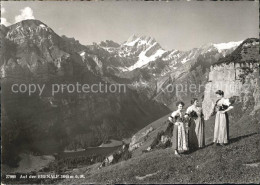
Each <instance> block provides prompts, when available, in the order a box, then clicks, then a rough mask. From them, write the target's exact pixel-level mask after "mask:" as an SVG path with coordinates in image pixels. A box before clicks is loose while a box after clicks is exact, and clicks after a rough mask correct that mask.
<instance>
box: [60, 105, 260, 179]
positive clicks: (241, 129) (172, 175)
mask: <svg viewBox="0 0 260 185" xmlns="http://www.w3.org/2000/svg"><path fill="white" fill-rule="evenodd" d="M230 114H231V113H230ZM231 115H232V114H231ZM245 115H248V114H245ZM167 116H168V115H166V116H164V117H163V118H161V119H159V120H157V121H155V122H153V123H151V124H150V125H148V126H147V127H145V128H144V129H142V130H141V131H139V132H142V131H144V130H146V129H148V128H149V127H150V126H152V127H154V128H155V130H154V131H153V132H151V133H150V134H149V137H148V138H147V142H146V143H145V144H144V145H143V146H141V147H140V149H137V150H136V151H134V157H133V158H131V159H129V160H128V161H123V162H120V163H117V164H114V165H111V166H108V167H104V168H102V169H99V170H98V169H97V168H98V164H96V165H93V166H91V167H84V168H80V169H78V170H77V172H76V174H85V176H86V178H85V179H81V180H75V179H73V180H65V182H67V183H260V165H258V166H256V167H253V166H246V165H245V164H248V163H257V164H259V163H260V156H259V153H260V147H259V145H260V143H259V136H260V129H259V125H260V122H259V120H260V119H259V116H260V110H259V111H258V112H257V113H256V115H255V116H254V117H253V116H243V117H242V118H240V120H239V121H238V122H237V121H235V122H233V123H231V125H230V135H231V142H230V144H229V145H227V146H225V147H214V146H212V145H210V142H211V140H212V134H213V133H212V132H213V127H214V126H213V121H214V120H213V119H211V120H209V121H207V122H206V125H205V127H206V128H205V129H206V138H208V139H207V147H206V148H204V149H201V150H198V151H195V152H193V153H191V154H188V155H183V157H182V158H176V157H175V156H174V154H173V150H172V149H171V148H167V149H160V150H153V151H151V152H149V153H143V154H142V155H141V153H142V152H141V151H142V150H143V149H145V148H147V147H148V146H149V143H151V142H152V140H153V138H154V137H155V136H156V134H157V133H158V131H160V130H163V129H165V128H166V127H167V124H163V122H164V121H165V119H166V118H167ZM234 119H235V118H234Z"/></svg>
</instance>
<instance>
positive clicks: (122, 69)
mask: <svg viewBox="0 0 260 185" xmlns="http://www.w3.org/2000/svg"><path fill="white" fill-rule="evenodd" d="M0 36H1V41H2V42H1V55H0V66H1V86H2V87H1V88H2V92H1V95H2V97H4V98H2V102H1V104H2V146H3V150H2V152H3V157H2V160H3V163H4V164H5V165H9V166H13V167H14V166H17V165H18V164H19V161H20V157H19V155H20V154H21V153H24V152H28V151H29V152H30V153H32V154H33V155H36V154H37V155H53V154H54V153H60V152H63V151H65V150H75V151H76V150H77V149H81V148H83V149H87V150H88V149H90V148H91V147H97V146H99V145H101V144H104V143H108V142H109V141H110V140H118V141H122V140H127V139H128V140H130V141H129V143H130V146H134V145H135V146H136V147H134V148H135V149H134V150H133V151H131V152H132V156H133V157H135V156H137V159H136V160H135V159H134V158H132V159H131V160H130V162H131V164H134V163H135V162H137V161H138V160H140V161H141V162H140V161H139V162H140V163H142V165H144V166H145V164H143V163H144V157H142V156H146V157H147V160H149V159H151V161H152V160H154V156H153V155H155V154H149V153H148V154H142V151H143V150H145V149H147V147H148V146H149V144H151V142H152V141H153V139H154V138H155V137H156V134H157V133H158V132H159V131H161V130H163V129H165V128H166V127H165V126H164V125H163V123H164V122H165V121H166V120H167V117H168V115H169V113H171V111H172V110H174V109H175V108H176V107H175V103H176V101H179V100H181V101H184V102H185V104H186V106H187V105H189V104H190V99H191V98H193V97H197V98H199V101H200V102H201V103H202V107H203V109H204V110H205V115H206V118H207V122H208V126H206V127H207V128H206V139H207V142H208V143H210V141H211V137H210V135H212V131H213V122H214V120H213V118H212V117H209V115H210V114H211V110H212V108H213V107H212V105H214V101H215V99H214V90H215V89H214V88H213V87H215V86H216V85H217V86H219V85H221V84H223V83H225V84H226V85H234V86H236V87H237V86H238V87H239V88H238V89H237V90H236V91H234V92H233V91H232V92H229V91H228V89H224V91H225V92H226V95H227V97H228V98H232V99H234V102H235V103H234V105H235V107H236V108H235V110H234V111H233V112H231V113H230V114H231V118H232V120H233V122H231V126H230V127H231V128H230V129H231V130H233V131H232V134H233V135H232V136H233V137H234V138H235V137H238V136H241V135H245V134H251V133H252V132H254V131H256V129H257V130H258V131H257V133H258V134H259V127H257V125H259V123H260V118H259V115H260V114H259V113H260V112H259V111H260V104H259V103H260V101H259V98H260V89H259V84H260V80H259V39H257V38H245V40H242V41H230V42H227V43H208V44H205V45H203V46H201V47H198V48H193V49H191V50H188V51H179V50H176V49H172V50H170V51H168V50H165V49H164V48H163V46H161V45H160V44H159V43H158V42H157V41H156V40H155V39H154V38H152V37H150V36H137V35H132V36H131V37H130V38H129V39H127V41H125V42H123V43H116V42H114V41H112V40H106V41H102V42H100V43H93V44H92V45H82V44H80V42H79V41H77V40H75V39H74V38H68V37H66V36H59V35H57V34H56V33H55V31H54V30H52V29H51V28H50V27H48V25H46V24H44V23H42V22H41V21H39V20H24V21H21V22H18V23H16V24H13V25H11V26H8V27H5V26H4V25H1V29H0ZM186 42H187V41H186ZM76 82H79V83H82V84H83V83H84V84H85V83H88V84H94V83H96V84H98V83H106V84H125V85H126V92H125V93H62V94H57V95H55V96H52V94H51V93H50V92H51V91H50V87H51V84H62V83H66V84H68V83H72V84H75V83H76ZM15 83H17V84H32V83H35V84H46V88H47V90H46V91H45V92H44V93H43V94H42V95H41V96H38V95H36V94H35V95H31V96H29V95H27V94H23V93H18V94H17V93H12V92H11V87H12V84H15ZM180 84H181V85H182V86H184V87H189V86H191V85H195V86H196V89H197V90H195V91H179V89H178V88H174V87H178V85H180ZM248 86H250V89H248V88H246V87H248ZM198 87H201V88H198ZM206 88H208V89H209V91H206ZM242 112H247V113H246V114H241V113H242ZM246 121H248V122H250V123H247V125H245V124H246V123H245V122H246ZM151 127H152V131H151V133H149V134H148V135H147V136H146V137H144V135H143V133H148V132H146V131H147V130H148V129H149V128H151ZM207 136H208V137H207ZM252 137H255V136H252ZM144 138H145V140H143V139H144ZM249 139H250V138H249ZM205 150H207V148H206V149H205ZM156 152H157V154H156V155H165V156H168V154H167V152H170V151H168V150H165V151H163V152H160V153H158V151H156ZM204 153H207V151H204ZM141 154H142V156H141ZM193 155H194V157H195V158H196V157H197V156H198V155H202V154H201V153H197V154H196V153H195V154H193ZM209 155H210V154H209ZM223 155H224V154H223ZM140 156H141V157H140ZM141 158H142V159H141ZM166 160H169V159H168V158H167V157H166ZM207 160H208V161H209V163H208V164H206V163H205V166H207V165H210V164H211V163H210V157H209V156H208V158H207ZM212 160H215V159H212ZM151 161H150V163H153V162H151ZM125 162H126V164H125V167H123V166H120V167H119V168H113V167H112V166H110V167H109V169H102V170H101V171H100V172H97V174H94V175H91V176H89V177H90V178H89V180H90V181H91V182H98V179H101V180H102V182H104V183H111V182H113V183H116V182H135V181H136V182H137V183H138V182H151V178H152V177H151V178H149V177H148V178H145V180H144V181H139V180H138V178H137V179H135V180H134V181H132V180H133V178H134V177H132V176H131V175H129V174H130V172H129V173H128V174H126V176H125V177H124V176H120V175H119V176H118V179H116V178H113V179H116V180H114V181H111V179H109V178H110V177H111V176H113V175H115V174H117V171H118V170H121V171H126V172H127V170H126V169H125V168H126V167H127V166H128V167H129V165H130V162H129V161H125ZM127 162H128V163H129V164H128V163H127ZM148 163H149V161H147V164H148ZM214 164H215V163H214ZM153 168H156V166H153ZM129 169H131V168H130V167H129ZM148 169H150V171H151V174H152V167H151V168H150V167H148ZM109 170H110V171H109ZM135 170H136V169H135ZM135 170H133V169H132V172H131V173H134V171H135ZM138 170H139V172H140V173H143V172H144V171H142V170H144V169H143V168H142V167H140V169H139V168H138V169H137V171H138ZM168 170H171V169H170V168H169V169H168ZM220 171H221V170H220ZM139 172H138V173H139ZM95 173H96V172H95ZM162 173H163V172H162ZM174 173H175V172H174ZM109 175H111V176H109ZM117 175H118V174H117ZM128 175H129V176H128ZM143 175H145V174H143ZM175 175H176V174H175ZM154 176H158V177H159V176H162V177H163V178H165V179H161V180H160V179H158V178H156V179H155V181H153V182H162V183H165V182H173V181H171V180H173V179H170V177H166V176H163V175H162V174H161V172H160V171H159V172H157V173H156V174H155V175H154ZM172 177H173V176H172ZM177 177H178V176H176V178H177ZM146 180H147V181H146ZM186 180H187V181H185V180H184V181H179V180H178V179H175V181H174V182H179V183H183V182H184V183H185V182H190V181H188V179H186ZM200 180H201V179H198V180H196V182H198V183H202V182H211V181H210V179H208V181H200ZM90 181H89V182H90ZM194 182H195V181H194ZM214 182H215V181H214Z"/></svg>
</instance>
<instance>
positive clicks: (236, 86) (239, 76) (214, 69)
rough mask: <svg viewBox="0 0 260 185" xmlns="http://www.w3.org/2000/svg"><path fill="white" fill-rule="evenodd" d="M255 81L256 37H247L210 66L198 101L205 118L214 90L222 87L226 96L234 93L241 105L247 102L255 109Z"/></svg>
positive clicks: (257, 64)
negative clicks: (202, 98)
mask: <svg viewBox="0 0 260 185" xmlns="http://www.w3.org/2000/svg"><path fill="white" fill-rule="evenodd" d="M257 45H258V46H257ZM233 59H234V61H232V60H233ZM259 84H260V80H259V40H258V39H247V40H246V41H244V42H243V43H242V44H241V45H240V46H239V47H238V48H237V49H236V50H235V51H234V52H233V53H232V54H231V55H229V56H227V57H225V58H223V59H222V60H220V61H219V62H217V63H216V64H214V65H212V66H211V68H210V72H209V79H208V82H207V83H206V85H205V92H204V100H203V104H202V108H203V110H204V115H205V119H209V116H210V114H211V113H212V111H213V107H214V104H215V102H216V100H217V97H216V94H215V92H216V91H217V90H222V91H224V93H225V95H224V96H225V97H226V98H231V97H237V98H236V99H237V101H239V102H241V103H242V105H243V107H242V109H246V108H247V107H249V106H251V105H253V106H254V110H257V109H259V107H260V105H259V101H260V98H259V97H260V93H259Z"/></svg>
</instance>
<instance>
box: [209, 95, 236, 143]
mask: <svg viewBox="0 0 260 185" xmlns="http://www.w3.org/2000/svg"><path fill="white" fill-rule="evenodd" d="M216 94H217V97H218V98H219V99H218V100H217V102H216V104H215V107H214V112H215V114H216V119H215V128H214V139H213V142H214V143H215V145H221V146H224V145H225V144H227V143H228V140H229V119H228V114H227V112H228V111H230V110H231V109H233V108H234V107H233V106H231V103H230V101H229V99H227V98H224V92H223V91H221V90H218V91H217V92H216Z"/></svg>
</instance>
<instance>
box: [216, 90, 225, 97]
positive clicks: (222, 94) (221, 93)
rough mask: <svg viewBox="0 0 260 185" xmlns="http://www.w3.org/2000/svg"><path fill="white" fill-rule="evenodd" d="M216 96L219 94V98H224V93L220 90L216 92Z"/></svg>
mask: <svg viewBox="0 0 260 185" xmlns="http://www.w3.org/2000/svg"><path fill="white" fill-rule="evenodd" d="M216 94H219V95H220V96H224V92H223V91H221V90H217V92H216Z"/></svg>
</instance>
